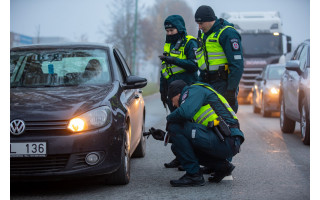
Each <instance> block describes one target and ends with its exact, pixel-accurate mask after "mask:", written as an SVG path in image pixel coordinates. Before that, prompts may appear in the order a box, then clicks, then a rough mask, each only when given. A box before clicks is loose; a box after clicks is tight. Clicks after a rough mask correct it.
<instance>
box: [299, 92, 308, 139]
mask: <svg viewBox="0 0 320 200" xmlns="http://www.w3.org/2000/svg"><path fill="white" fill-rule="evenodd" d="M309 113H310V112H309V110H308V107H307V100H306V99H305V98H304V99H303V102H302V107H301V112H300V130H301V140H302V142H303V144H305V145H310V114H309Z"/></svg>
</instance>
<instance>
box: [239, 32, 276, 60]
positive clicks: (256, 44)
mask: <svg viewBox="0 0 320 200" xmlns="http://www.w3.org/2000/svg"><path fill="white" fill-rule="evenodd" d="M241 44H242V48H243V54H244V55H245V56H253V57H254V56H273V55H281V52H282V43H281V36H274V35H273V34H271V33H269V34H268V33H266V34H248V33H245V34H241Z"/></svg>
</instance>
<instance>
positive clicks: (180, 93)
mask: <svg viewBox="0 0 320 200" xmlns="http://www.w3.org/2000/svg"><path fill="white" fill-rule="evenodd" d="M168 97H169V98H170V99H171V100H172V102H173V105H174V106H176V107H177V109H175V110H174V111H173V112H172V113H171V114H169V115H168V116H167V131H168V133H169V135H170V141H171V142H172V144H173V147H174V151H175V153H176V156H177V158H178V160H179V162H180V163H181V165H182V166H183V168H184V169H185V170H186V174H185V175H184V176H182V177H181V178H180V179H178V180H171V181H170V184H171V185H172V186H175V187H180V186H202V185H204V183H205V181H204V178H203V175H202V172H201V170H200V167H199V164H200V165H204V166H206V167H209V168H211V169H213V170H214V171H215V174H214V175H213V176H211V177H209V181H210V182H217V183H218V182H220V181H221V180H222V179H223V178H224V177H225V176H227V175H229V174H230V173H231V172H232V170H233V169H234V167H235V166H234V165H232V164H231V163H230V162H229V161H228V160H227V158H230V157H232V156H234V155H236V154H237V153H238V152H239V150H240V145H241V144H242V142H243V141H244V135H243V133H242V132H241V130H240V129H239V122H238V118H237V116H236V114H235V113H234V112H233V110H232V108H231V107H230V106H229V104H228V102H227V101H226V99H225V98H224V97H223V96H222V95H220V94H219V93H218V92H216V91H215V90H214V89H213V88H212V87H211V86H210V85H209V84H206V83H201V82H198V83H195V84H193V85H191V86H188V85H187V84H186V83H185V82H183V81H182V80H176V81H173V82H172V83H171V84H170V85H169V91H168ZM223 125H225V126H223Z"/></svg>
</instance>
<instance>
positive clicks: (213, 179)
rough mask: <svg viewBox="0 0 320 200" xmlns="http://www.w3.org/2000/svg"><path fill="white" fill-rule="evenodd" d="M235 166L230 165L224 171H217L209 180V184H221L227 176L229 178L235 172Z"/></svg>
mask: <svg viewBox="0 0 320 200" xmlns="http://www.w3.org/2000/svg"><path fill="white" fill-rule="evenodd" d="M234 168H235V166H234V165H233V164H232V163H228V164H227V166H226V167H225V168H224V169H221V170H217V171H215V172H214V174H211V177H209V178H208V180H209V182H214V183H219V182H220V181H221V180H222V179H223V178H224V177H225V176H229V175H230V174H231V172H232V171H233V170H234Z"/></svg>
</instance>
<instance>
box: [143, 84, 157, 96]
mask: <svg viewBox="0 0 320 200" xmlns="http://www.w3.org/2000/svg"><path fill="white" fill-rule="evenodd" d="M142 91H143V92H142V95H143V96H144V97H146V96H149V95H152V94H155V93H157V92H159V85H158V84H157V83H152V82H148V84H147V86H146V87H144V88H142Z"/></svg>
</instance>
